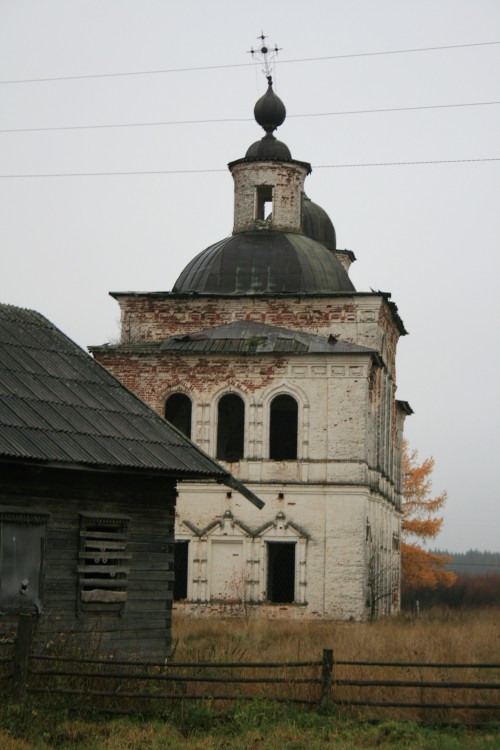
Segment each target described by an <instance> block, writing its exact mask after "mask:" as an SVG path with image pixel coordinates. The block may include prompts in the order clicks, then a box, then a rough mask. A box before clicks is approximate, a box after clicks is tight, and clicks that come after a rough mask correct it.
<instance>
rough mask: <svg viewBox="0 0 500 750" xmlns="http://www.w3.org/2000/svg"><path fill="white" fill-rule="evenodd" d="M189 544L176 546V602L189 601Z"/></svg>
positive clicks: (178, 543) (182, 543)
mask: <svg viewBox="0 0 500 750" xmlns="http://www.w3.org/2000/svg"><path fill="white" fill-rule="evenodd" d="M188 552H189V542H176V543H175V545H174V602H178V601H180V600H181V599H187V588H188Z"/></svg>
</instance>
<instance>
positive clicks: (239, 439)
mask: <svg viewBox="0 0 500 750" xmlns="http://www.w3.org/2000/svg"><path fill="white" fill-rule="evenodd" d="M244 434H245V404H244V403H243V399H242V398H240V397H239V396H237V395H236V394H235V393H228V394H227V395H225V396H223V397H222V398H221V400H220V401H219V407H218V419H217V458H220V459H221V460H222V461H239V460H240V458H243V445H244Z"/></svg>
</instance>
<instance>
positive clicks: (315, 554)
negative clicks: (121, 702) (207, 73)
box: [91, 78, 411, 619]
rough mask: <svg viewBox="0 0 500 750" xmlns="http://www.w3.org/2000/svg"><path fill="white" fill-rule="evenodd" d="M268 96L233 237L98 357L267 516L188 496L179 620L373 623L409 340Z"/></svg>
mask: <svg viewBox="0 0 500 750" xmlns="http://www.w3.org/2000/svg"><path fill="white" fill-rule="evenodd" d="M268 84H269V85H268V90H267V92H266V94H265V95H264V96H263V97H262V98H261V99H260V100H259V101H258V102H257V104H256V106H255V110H254V112H255V118H256V120H257V122H258V123H259V124H260V125H261V126H262V127H263V128H264V130H265V135H264V137H263V138H262V139H261V140H259V141H257V142H256V143H254V144H252V145H251V146H250V148H249V149H248V150H247V152H246V154H245V156H244V157H243V158H241V159H238V160H236V161H233V162H231V163H230V164H229V170H230V172H231V174H232V177H233V180H234V228H233V233H232V235H231V236H230V237H227V238H225V239H223V240H221V241H220V242H217V243H215V244H214V245H211V246H210V247H208V248H207V249H206V250H204V251H203V252H201V253H200V254H199V255H197V256H196V257H195V258H194V259H193V260H192V261H191V262H190V263H189V264H188V265H187V266H186V268H185V269H184V271H183V272H182V273H181V275H180V277H179V278H178V280H177V281H176V283H175V285H174V287H173V289H172V291H170V292H152V293H136V292H120V293H113V296H114V297H115V298H116V299H117V301H118V303H119V305H120V310H121V339H120V343H119V344H113V345H111V344H109V345H104V346H99V347H92V349H91V351H92V352H93V354H94V356H95V357H96V359H97V360H98V361H99V362H100V363H101V364H103V365H104V366H105V367H106V368H107V369H108V370H110V371H111V372H112V373H113V374H114V375H116V376H117V377H118V378H119V379H120V380H121V381H122V382H123V383H124V384H125V385H126V386H128V387H129V388H130V389H131V390H132V391H134V392H135V393H137V395H138V396H139V397H140V398H142V399H143V400H144V401H146V402H147V403H148V404H149V405H150V406H152V407H153V408H154V409H155V410H157V411H158V412H159V413H160V414H162V415H163V416H166V418H167V419H168V420H169V421H170V422H172V423H173V424H174V425H175V426H176V427H177V428H178V429H179V430H180V431H181V432H182V433H184V434H186V435H188V437H190V438H191V439H192V440H193V441H194V442H195V443H196V444H197V445H198V446H199V447H200V448H201V449H203V450H204V451H205V452H206V453H208V454H209V455H210V456H212V457H215V458H217V459H218V460H219V461H220V462H221V463H222V464H223V465H225V466H227V467H228V468H229V470H230V471H231V473H232V474H233V475H234V476H235V477H237V479H238V480H240V481H241V482H243V483H244V484H245V485H247V486H248V487H249V488H250V489H251V490H252V491H253V492H254V493H255V494H256V495H257V496H258V497H260V498H261V499H262V500H263V501H264V502H265V507H264V508H263V509H262V510H258V509H256V508H255V507H253V506H250V504H249V503H248V502H247V501H246V500H245V499H244V498H242V497H241V495H239V493H238V492H237V491H236V490H234V491H232V490H228V488H227V487H222V486H220V487H217V486H212V485H210V484H209V483H191V484H188V483H186V484H182V485H180V487H179V492H178V498H177V509H176V532H175V534H176V571H175V572H176V581H175V591H174V598H175V600H176V603H175V607H176V608H177V610H178V611H184V612H186V613H189V614H193V615H200V616H201V615H207V616H208V615H212V614H216V613H219V614H233V613H234V614H242V613H246V614H248V613H249V612H251V613H252V615H254V614H255V615H262V616H266V617H296V618H306V619H313V618H319V619H321V618H337V619H366V618H368V617H374V616H377V615H380V614H385V613H391V612H396V611H397V610H398V608H399V585H400V526H401V453H402V436H403V424H404V420H405V417H406V416H407V415H408V414H410V413H411V409H410V407H409V405H408V404H407V402H405V401H399V400H397V399H396V380H395V377H396V375H395V360H396V347H397V342H398V339H399V336H401V335H404V334H405V333H406V331H405V329H404V325H403V323H402V321H401V319H400V317H399V315H398V311H397V308H396V306H395V304H394V303H393V302H392V301H391V299H390V295H389V294H386V293H382V292H358V291H356V290H355V288H354V286H353V284H352V282H351V280H350V278H349V274H348V271H349V265H350V263H351V262H352V260H353V259H354V256H353V254H352V252H350V251H342V250H339V249H337V247H336V239H335V230H334V227H333V224H332V222H331V221H330V219H329V217H328V215H327V214H326V212H325V211H324V210H323V209H322V208H320V207H319V206H317V205H316V204H315V203H313V202H312V201H310V200H309V199H308V198H307V196H306V195H305V192H304V182H305V179H306V177H307V175H308V174H309V173H310V172H311V167H310V165H309V164H308V163H307V162H302V161H298V160H295V159H293V158H292V156H291V153H290V151H289V149H288V147H287V146H286V145H285V144H284V143H282V142H281V141H279V140H277V139H276V138H275V136H274V134H273V133H274V131H275V130H276V128H277V127H279V126H280V125H281V124H282V123H283V121H284V119H285V114H286V112H285V107H284V105H283V103H282V102H281V100H280V99H279V98H278V97H277V96H276V94H275V93H274V91H273V88H272V81H271V79H270V78H269V80H268Z"/></svg>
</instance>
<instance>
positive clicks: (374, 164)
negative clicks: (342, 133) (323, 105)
mask: <svg viewBox="0 0 500 750" xmlns="http://www.w3.org/2000/svg"><path fill="white" fill-rule="evenodd" d="M486 161H500V156H492V157H486V158H481V159H434V160H429V161H388V162H372V163H364V164H316V165H314V166H313V169H344V168H355V167H403V166H413V165H417V164H426V165H427V164H469V163H472V162H486ZM215 172H227V169H156V170H141V171H133V172H132V171H131V172H57V173H52V174H46V173H43V174H41V173H39V174H0V179H3V180H10V179H23V178H35V177H36V178H38V177H125V176H127V177H128V176H136V175H159V174H208V173H215Z"/></svg>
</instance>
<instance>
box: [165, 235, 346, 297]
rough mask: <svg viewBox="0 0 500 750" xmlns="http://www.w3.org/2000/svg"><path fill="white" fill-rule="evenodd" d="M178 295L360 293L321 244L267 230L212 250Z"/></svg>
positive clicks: (189, 270) (183, 278)
mask: <svg viewBox="0 0 500 750" xmlns="http://www.w3.org/2000/svg"><path fill="white" fill-rule="evenodd" d="M173 291H174V292H176V293H179V292H180V293H183V294H186V293H189V294H217V295H219V294H230V295H235V296H238V295H246V296H259V295H264V294H300V295H310V294H317V293H320V292H324V293H335V292H354V291H355V289H354V286H353V284H352V282H351V280H350V279H349V276H348V274H347V271H346V270H345V268H343V266H342V264H341V263H340V261H339V260H338V258H336V257H335V255H334V253H332V252H330V251H329V250H327V248H326V247H325V246H324V245H322V244H321V243H320V242H317V241H316V240H314V239H312V238H311V237H306V236H305V235H304V234H296V233H293V232H275V231H268V230H265V231H251V232H241V233H239V234H234V235H232V236H231V237H226V238H225V239H223V240H220V241H219V242H216V243H215V244H214V245H210V247H207V248H206V249H205V250H204V251H203V252H201V253H200V254H199V255H197V256H196V257H195V258H193V259H192V260H191V261H190V262H189V263H188V264H187V266H186V267H185V268H184V270H183V271H182V273H181V274H180V276H179V278H178V279H177V281H176V282H175V284H174V288H173Z"/></svg>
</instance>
